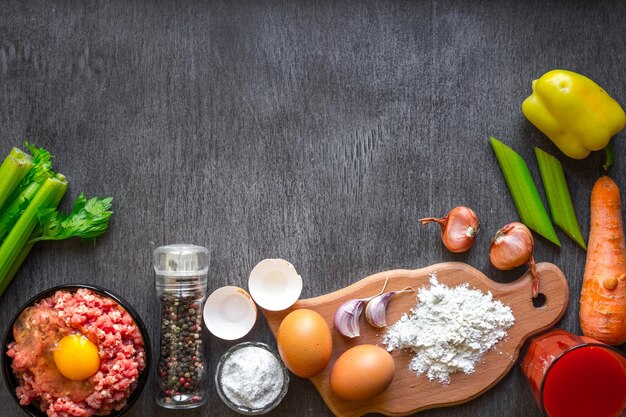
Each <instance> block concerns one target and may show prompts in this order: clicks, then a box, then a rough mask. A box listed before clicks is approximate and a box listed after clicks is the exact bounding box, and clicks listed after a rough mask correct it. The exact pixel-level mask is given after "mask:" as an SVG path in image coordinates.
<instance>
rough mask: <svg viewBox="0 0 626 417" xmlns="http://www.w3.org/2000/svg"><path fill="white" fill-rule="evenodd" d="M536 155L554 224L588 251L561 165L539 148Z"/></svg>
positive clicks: (536, 149)
mask: <svg viewBox="0 0 626 417" xmlns="http://www.w3.org/2000/svg"><path fill="white" fill-rule="evenodd" d="M535 155H536V156H537V162H538V163H539V170H540V171H541V180H542V181H543V187H544V188H545V190H546V195H547V196H548V205H549V206H550V213H551V214H552V220H553V221H554V224H556V225H557V226H558V227H560V228H561V230H563V231H564V232H565V234H566V235H567V236H569V237H570V238H572V240H574V242H576V243H577V244H578V246H580V247H581V248H583V249H585V250H586V249H587V245H586V244H585V239H584V238H583V235H582V233H581V232H580V226H579V225H578V219H576V213H575V212H574V205H573V204H572V197H571V196H570V193H569V189H568V188H567V182H565V174H564V173H563V167H562V166H561V163H560V162H559V160H558V159H556V158H555V157H554V156H552V155H550V154H549V153H547V152H545V151H543V150H541V149H539V148H537V147H535Z"/></svg>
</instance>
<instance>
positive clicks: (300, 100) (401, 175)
mask: <svg viewBox="0 0 626 417" xmlns="http://www.w3.org/2000/svg"><path fill="white" fill-rule="evenodd" d="M624 33H626V7H625V6H624V4H623V3H622V2H620V1H602V2H596V1H589V2H569V1H556V2H555V1H552V2H546V1H528V2H519V1H513V0H510V1H501V2H496V1H492V2H490V1H484V2H465V1H435V0H432V1H421V2H390V1H371V2H370V1H367V2H365V1H355V2H304V1H302V2H300V1H273V2H230V1H222V2H205V1H138V2H126V1H114V2H100V1H94V2H80V1H39V2H36V1H10V2H7V1H2V2H0V154H2V155H5V154H6V153H8V151H9V149H10V148H11V147H12V146H16V145H20V144H21V143H22V142H23V140H24V139H28V140H30V141H32V142H34V143H36V144H38V145H41V146H44V147H46V148H48V149H49V150H50V151H52V152H53V153H54V154H55V155H57V159H56V161H55V163H56V167H57V169H58V171H60V172H62V173H64V174H65V175H66V176H67V177H68V178H69V181H70V191H69V193H68V196H67V197H66V199H65V201H64V206H65V207H67V206H68V205H69V201H70V200H73V198H74V197H75V196H76V195H77V194H78V193H79V192H80V191H85V192H86V193H87V194H88V195H90V196H92V195H101V196H104V195H107V196H113V197H114V198H115V207H114V208H115V215H114V217H113V220H112V223H111V229H110V231H109V232H108V233H107V234H106V235H105V236H104V237H103V238H101V239H99V241H98V243H97V245H96V246H95V247H94V246H93V245H91V244H89V243H84V242H78V241H72V242H61V243H54V244H40V245H38V246H37V247H36V249H35V250H34V251H33V252H32V254H31V256H30V257H29V258H28V260H27V262H26V263H25V264H24V266H23V268H22V270H21V271H20V273H19V274H18V276H17V277H16V278H15V280H14V282H13V283H12V284H11V285H10V286H9V288H8V290H7V292H6V293H5V295H4V296H3V297H2V300H1V301H0V318H1V320H0V331H1V332H4V331H5V330H6V323H7V321H8V320H9V318H10V317H11V316H12V315H13V314H14V313H15V311H16V310H17V309H18V308H19V306H20V305H21V304H23V303H24V302H25V301H26V300H27V299H28V298H30V297H31V296H32V295H34V294H35V293H37V292H39V291H41V290H43V289H46V288H49V287H51V286H54V285H59V284H64V283H75V282H82V283H91V284H99V285H102V286H105V287H107V288H109V289H110V290H113V291H114V292H117V293H119V294H121V295H123V296H124V297H125V298H126V299H127V300H129V301H130V302H131V303H132V305H133V306H135V308H136V309H137V310H138V312H139V313H140V315H141V316H142V317H143V318H144V320H145V322H146V324H147V325H148V327H149V329H150V331H151V335H152V338H153V340H155V341H156V340H158V327H157V325H158V323H157V318H158V317H157V309H156V306H157V303H156V300H155V294H154V284H153V282H154V273H153V270H152V267H151V253H152V251H153V249H154V248H155V247H157V246H159V245H162V244H167V243H174V242H189V243H196V244H200V245H205V246H207V247H208V248H209V249H210V252H211V269H210V288H211V289H215V288H217V287H220V286H222V285H226V284H229V285H239V286H246V283H247V277H248V274H249V272H250V270H251V269H252V267H253V266H254V265H255V264H256V263H257V262H258V261H260V260H261V259H263V258H269V257H281V258H284V259H287V260H290V261H291V262H292V263H293V264H294V265H295V266H296V268H297V269H298V271H299V272H300V273H301V275H302V277H303V279H304V289H303V296H304V297H310V296H315V295H319V294H322V293H326V292H330V291H334V290H337V289H339V288H341V287H343V286H346V285H348V284H350V283H352V282H354V281H356V280H358V279H360V278H362V277H364V276H366V275H369V274H371V273H374V272H378V271H383V270H387V269H395V268H419V267H422V266H426V265H429V264H432V263H436V262H441V261H450V260H456V261H464V262H468V263H469V264H471V265H473V266H474V267H476V268H478V269H480V270H482V271H483V272H485V273H486V274H487V275H488V276H490V277H492V278H494V279H495V280H498V281H502V282H507V281H513V280H515V279H516V278H517V277H518V276H520V275H521V274H522V273H523V269H518V270H515V271H511V272H507V273H504V272H500V271H497V270H495V269H494V268H493V267H492V266H491V265H490V263H489V259H488V248H489V240H490V237H491V236H492V235H493V234H494V232H495V231H496V230H497V229H498V228H499V227H500V226H502V225H504V224H505V223H506V222H509V221H512V220H516V219H517V218H518V217H517V213H516V210H515V207H514V205H513V202H512V200H511V197H510V195H509V192H508V191H507V189H506V185H505V183H504V179H503V177H502V174H501V173H500V169H499V167H498V165H497V161H496V159H495V157H494V155H493V152H492V150H491V148H490V146H489V144H488V140H487V137H488V135H494V136H496V137H498V138H500V139H502V140H504V141H505V142H506V143H508V144H510V145H511V146H512V147H513V148H514V149H515V150H517V151H518V152H519V153H520V154H521V155H522V156H523V157H524V158H525V159H526V160H527V161H528V162H529V166H530V169H531V172H532V174H533V176H534V178H535V180H536V181H537V182H538V183H539V181H540V180H539V173H538V168H537V164H536V161H535V158H534V154H533V145H537V146H540V147H541V148H543V149H545V150H547V151H548V152H550V153H552V154H554V155H557V156H558V157H559V159H560V160H561V161H562V162H563V165H564V168H565V170H566V173H567V177H568V181H569V184H570V187H571V191H572V196H573V199H574V201H575V204H576V212H577V214H578V217H579V219H580V220H581V223H582V224H581V226H582V230H583V233H584V234H585V236H586V235H587V233H588V229H589V226H588V218H589V202H588V201H589V195H590V190H591V187H592V185H593V182H594V180H595V179H596V178H597V176H598V173H599V169H598V167H599V165H600V162H601V159H602V155H600V154H594V155H592V156H591V157H589V158H588V159H586V160H583V161H575V160H571V159H567V158H566V157H564V156H563V154H561V153H559V151H558V150H557V149H556V147H555V146H554V145H552V143H551V142H550V141H549V140H548V139H547V138H545V137H544V136H543V135H542V134H541V133H540V132H538V131H537V130H536V129H535V128H534V127H532V126H531V125H530V124H529V123H528V122H527V121H526V120H525V119H524V117H523V115H522V113H521V110H520V105H521V103H522V100H523V99H524V98H525V97H526V96H527V95H528V94H529V93H530V83H531V81H532V80H533V79H534V78H537V77H538V76H540V75H541V74H543V73H544V72H546V71H548V70H550V69H553V68H567V69H571V70H575V71H578V72H581V73H583V74H586V75H588V76H589V77H591V78H592V79H594V80H596V81H597V82H598V83H599V84H600V85H601V86H603V87H605V88H606V89H607V90H608V91H609V92H610V93H611V95H612V96H613V97H615V98H616V99H617V100H618V101H619V102H621V103H622V104H626V77H625V76H624V74H625V71H624V62H626V61H625V60H626V46H625V44H624ZM623 142H624V133H621V134H619V135H618V143H617V144H616V146H617V150H618V159H619V161H618V165H617V166H616V167H615V170H614V171H613V177H614V178H615V179H616V180H617V182H618V183H619V185H620V186H621V187H622V189H624V190H626V176H625V173H626V161H625V158H626V151H625V149H626V144H624V143H623ZM539 188H540V192H542V195H543V190H542V187H539ZM460 204H463V205H468V206H470V207H473V208H474V209H475V210H476V211H477V212H478V214H479V216H480V217H481V219H482V229H481V232H480V235H479V236H478V238H477V241H476V245H475V247H474V248H473V249H472V250H471V251H470V252H469V253H467V254H465V255H453V254H450V253H449V252H447V251H446V250H445V249H444V248H443V247H442V245H441V243H440V240H439V236H438V232H437V230H435V227H434V226H433V227H420V226H419V225H418V223H417V221H416V220H417V219H418V218H419V217H420V216H427V215H443V214H445V213H446V211H447V210H448V209H449V208H451V207H453V206H455V205H460ZM559 236H560V237H561V238H562V242H563V245H562V247H561V248H560V249H558V248H557V247H555V246H554V245H551V244H550V243H548V242H547V241H545V240H544V239H542V238H537V239H536V240H537V243H536V258H537V259H538V260H539V261H550V262H554V263H555V264H557V265H559V266H560V267H561V268H562V269H563V271H564V272H565V275H566V276H567V277H568V279H569V283H570V290H571V304H570V307H569V310H568V311H567V314H566V316H565V318H564V319H563V321H562V323H561V324H560V326H561V327H563V328H566V329H568V330H570V331H574V332H579V331H580V329H579V325H578V294H579V291H580V286H581V280H582V273H583V268H584V263H585V253H584V252H583V251H582V250H581V249H579V248H578V247H577V246H575V244H574V243H573V242H572V241H571V240H569V239H568V238H567V237H565V236H564V235H563V234H562V233H561V234H560V235H559ZM519 319H523V318H519ZM205 337H206V339H207V343H208V347H209V351H208V355H209V361H210V363H211V368H212V369H213V367H214V366H215V364H216V362H217V360H218V358H219V357H220V355H221V354H222V353H223V352H224V351H225V350H226V349H227V348H228V347H229V346H231V345H233V344H234V343H227V342H223V341H219V340H216V339H215V338H214V337H209V336H208V335H205ZM245 340H260V341H265V342H268V343H270V344H273V345H275V344H274V341H273V339H272V337H271V335H270V332H269V330H268V329H267V327H266V324H265V322H264V320H263V319H260V320H259V321H258V322H257V324H256V326H255V328H254V329H253V331H252V332H251V333H250V334H249V335H248V336H247V337H246V338H245ZM153 350H154V351H155V352H156V350H157V346H156V345H155V346H154V349H153ZM155 384H156V383H155V380H154V379H153V378H152V379H151V380H150V381H149V384H148V386H147V387H146V389H145V391H144V393H143V395H142V397H141V398H140V400H139V401H138V403H137V404H136V405H135V407H134V408H133V409H132V411H131V412H129V413H128V416H129V417H135V416H163V417H165V416H174V415H179V414H178V413H175V412H171V411H166V410H163V409H159V408H158V407H157V406H156V404H155V401H154V396H155V392H156V386H155ZM450 389H454V387H450ZM415 395H419V393H415ZM18 414H19V411H18V407H17V406H16V405H15V404H14V402H13V401H12V400H11V399H10V397H9V392H8V391H7V389H6V387H3V388H2V389H0V415H2V416H17V415H18ZM233 414H234V413H232V412H230V411H229V410H228V409H227V408H226V406H224V405H223V404H222V402H221V401H220V399H219V398H218V396H217V394H216V393H215V391H214V390H213V387H211V393H210V404H209V405H207V406H204V407H202V408H200V409H197V410H195V411H189V412H185V415H188V416H190V417H191V416H209V415H219V416H228V415H233ZM270 415H273V416H294V415H299V416H330V415H331V413H330V411H329V410H328V409H327V408H326V407H325V405H324V403H323V402H322V400H321V398H320V397H319V395H318V394H317V392H316V391H315V389H314V388H313V385H312V384H311V383H310V382H309V381H306V380H301V379H298V378H295V377H294V378H293V380H292V382H291V386H290V390H289V393H288V395H287V397H286V398H285V400H284V401H283V403H282V404H281V405H280V406H279V407H278V408H277V409H276V410H275V411H273V412H272V413H270ZM420 415H421V416H424V417H427V416H428V417H435V416H440V417H444V416H445V417H451V416H478V415H480V416H483V417H489V416H493V417H496V416H497V417H499V416H503V415H508V416H519V417H521V416H528V417H534V416H539V415H540V413H539V411H538V410H537V409H536V408H535V405H534V403H533V401H532V398H531V395H530V391H529V389H528V387H527V386H526V383H525V380H524V377H523V375H522V373H521V371H520V369H519V367H518V366H516V367H514V369H513V370H512V372H511V373H510V374H509V375H508V376H507V377H506V378H505V379H504V380H503V381H502V382H500V383H499V384H498V385H497V386H496V387H494V388H493V389H492V390H491V391H489V392H487V393H486V394H484V395H483V396H481V397H479V398H477V399H475V400H473V401H471V402H469V403H466V404H463V405H459V406H456V407H451V408H446V409H438V410H430V411H426V412H423V413H420Z"/></svg>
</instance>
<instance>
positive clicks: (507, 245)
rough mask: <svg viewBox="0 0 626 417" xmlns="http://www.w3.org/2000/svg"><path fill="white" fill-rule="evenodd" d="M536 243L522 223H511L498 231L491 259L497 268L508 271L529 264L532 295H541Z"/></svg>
mask: <svg viewBox="0 0 626 417" xmlns="http://www.w3.org/2000/svg"><path fill="white" fill-rule="evenodd" d="M534 245H535V241H534V239H533V235H532V233H531V231H530V230H529V229H528V227H526V226H524V225H523V224H522V223H518V222H513V223H509V224H507V225H506V226H504V227H503V228H501V229H500V230H498V231H497V232H496V234H495V236H494V237H493V239H492V240H491V249H490V251H489V259H490V260H491V263H492V264H493V266H495V267H496V268H498V269H500V270H503V271H506V270H509V269H513V268H516V267H518V266H521V265H524V264H527V265H528V266H529V267H530V274H531V276H532V280H533V286H532V295H533V298H536V297H537V295H538V294H539V276H538V273H537V267H536V265H535V259H534V257H533V248H534Z"/></svg>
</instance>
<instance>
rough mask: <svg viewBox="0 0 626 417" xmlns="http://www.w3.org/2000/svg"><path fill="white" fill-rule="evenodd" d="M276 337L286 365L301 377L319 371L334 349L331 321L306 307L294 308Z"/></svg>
mask: <svg viewBox="0 0 626 417" xmlns="http://www.w3.org/2000/svg"><path fill="white" fill-rule="evenodd" d="M276 341H277V342H278V353H280V357H281V358H282V359H283V362H285V365H286V366H287V368H289V370H290V371H291V372H293V373H294V374H296V375H298V376H299V377H302V378H311V377H313V376H315V375H317V374H318V373H320V372H321V371H322V369H324V368H325V367H326V365H327V364H328V361H329V360H330V355H331V353H332V351H333V339H332V336H331V334H330V328H329V327H328V324H326V321H325V320H324V318H323V317H322V316H320V315H319V314H318V313H316V312H315V311H313V310H308V309H305V308H303V309H299V310H294V311H292V312H291V313H289V314H288V315H287V317H285V318H284V319H283V321H282V323H280V327H279V328H278V333H277V335H276Z"/></svg>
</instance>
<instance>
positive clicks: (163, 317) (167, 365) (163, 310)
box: [153, 244, 209, 409]
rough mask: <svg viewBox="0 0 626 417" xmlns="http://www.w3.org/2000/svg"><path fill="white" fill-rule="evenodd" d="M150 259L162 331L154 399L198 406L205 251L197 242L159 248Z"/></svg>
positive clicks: (202, 392)
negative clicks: (154, 278)
mask: <svg viewBox="0 0 626 417" xmlns="http://www.w3.org/2000/svg"><path fill="white" fill-rule="evenodd" d="M153 261H154V271H155V272H156V280H155V284H156V293H157V298H158V300H159V306H160V316H159V317H160V330H161V336H160V343H159V345H160V346H159V347H160V349H159V352H160V354H159V362H158V366H157V381H158V384H159V389H158V392H157V398H156V401H157V404H158V405H160V406H161V407H165V408H172V409H185V408H194V407H199V406H201V405H202V404H204V403H206V401H207V394H208V386H207V384H208V378H207V372H206V369H207V366H206V363H205V359H204V349H203V344H202V337H201V330H202V305H203V303H204V300H205V299H206V296H207V273H208V270H209V252H208V250H207V249H206V248H204V247H202V246H195V245H184V244H178V245H169V246H161V247H159V248H157V249H156V250H155V251H154V258H153Z"/></svg>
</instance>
